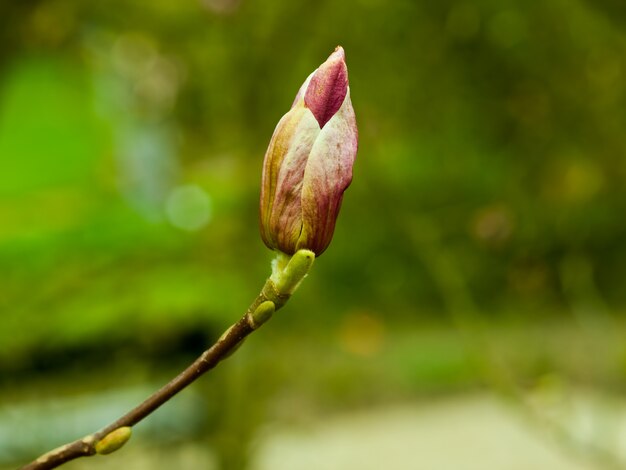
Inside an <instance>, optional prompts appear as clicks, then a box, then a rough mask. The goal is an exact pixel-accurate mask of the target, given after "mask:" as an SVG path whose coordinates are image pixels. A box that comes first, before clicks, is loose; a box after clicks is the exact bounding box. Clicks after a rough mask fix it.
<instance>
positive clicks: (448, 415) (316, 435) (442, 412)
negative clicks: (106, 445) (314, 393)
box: [3, 393, 626, 470]
mask: <svg viewBox="0 0 626 470" xmlns="http://www.w3.org/2000/svg"><path fill="white" fill-rule="evenodd" d="M584 401H585V402H587V401H588V400H587V399H585V400H584ZM590 404H591V403H590V402H588V403H586V404H585V406H586V407H589V405H590ZM621 416H622V418H625V419H622V421H623V422H624V423H626V413H625V412H624V409H622V412H621ZM568 419H575V417H574V416H569V417H568ZM580 426H582V427H584V426H585V424H584V420H583V421H580V420H579V427H580ZM622 428H623V429H620V431H621V433H622V434H625V433H626V426H622ZM581 431H583V432H584V430H582V429H581ZM253 441H254V446H253V447H254V449H255V453H254V456H253V458H252V461H251V463H250V468H252V469H253V470H351V469H359V470H381V469H393V470H529V469H532V470H601V469H604V468H605V467H601V466H595V465H592V464H591V463H589V462H588V461H586V460H585V459H582V458H580V456H574V455H572V453H571V452H567V449H566V448H565V447H563V446H562V445H560V444H559V443H558V441H557V439H555V438H554V436H550V435H549V434H547V432H546V430H545V429H543V430H541V429H539V428H538V427H537V423H534V422H531V421H530V420H528V417H527V416H526V415H525V414H524V413H523V412H520V410H519V409H518V408H516V407H514V406H511V405H508V404H506V403H504V402H502V401H500V400H498V399H496V398H494V397H493V395H489V394H480V393H476V394H468V395H460V396H453V397H448V398H442V399H439V400H434V401H425V402H418V403H413V404H411V403H408V404H404V405H396V406H392V407H375V408H373V409H371V410H361V411H357V412H352V413H349V412H348V413H342V414H339V415H331V416H328V417H326V418H323V419H322V418H320V417H317V418H314V419H311V420H310V421H308V422H307V423H300V424H297V425H294V424H291V425H285V424H276V425H274V426H266V427H264V428H262V429H261V431H260V432H259V433H258V435H257V437H256V438H255V439H253ZM120 466H123V468H132V469H134V470H143V469H146V470H147V469H167V468H179V469H205V470H215V469H217V468H219V467H218V465H217V461H216V457H215V454H214V449H212V448H211V447H210V446H207V445H206V444H205V443H204V442H193V441H189V442H187V443H183V444H180V445H177V446H163V447H161V446H155V445H151V446H146V441H145V440H138V441H137V442H134V445H132V446H128V447H127V448H125V449H124V450H123V451H122V452H120V453H119V454H118V455H116V456H115V457H113V458H93V459H84V460H78V461H74V462H71V463H70V464H68V465H67V466H66V468H67V469H68V470H87V469H93V470H108V469H116V468H121V467H120ZM3 470H4V469H3ZM6 470H8V468H7V469H6Z"/></svg>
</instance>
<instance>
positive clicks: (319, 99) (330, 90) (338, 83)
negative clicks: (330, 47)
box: [304, 46, 348, 128]
mask: <svg viewBox="0 0 626 470" xmlns="http://www.w3.org/2000/svg"><path fill="white" fill-rule="evenodd" d="M347 91H348V69H347V67H346V62H345V54H344V52H343V49H342V48H341V46H339V47H337V49H335V52H333V53H332V54H331V55H330V57H329V58H328V59H327V60H326V62H324V63H323V64H322V65H320V66H319V68H318V69H317V70H316V71H315V73H314V74H313V76H312V77H311V81H310V82H309V84H308V87H307V89H306V93H305V95H304V103H305V105H306V106H307V107H308V108H309V109H310V110H311V112H312V113H313V115H314V116H315V118H316V119H317V122H318V123H319V125H320V128H323V127H324V126H325V125H326V123H327V122H328V121H330V119H331V118H332V117H333V116H334V115H335V113H337V111H339V108H340V107H341V105H342V103H343V102H344V100H345V98H346V93H347Z"/></svg>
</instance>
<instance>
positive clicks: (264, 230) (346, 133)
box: [260, 46, 357, 256]
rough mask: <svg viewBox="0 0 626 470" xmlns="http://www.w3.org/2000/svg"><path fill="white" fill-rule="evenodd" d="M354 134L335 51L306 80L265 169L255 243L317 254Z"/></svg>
mask: <svg viewBox="0 0 626 470" xmlns="http://www.w3.org/2000/svg"><path fill="white" fill-rule="evenodd" d="M356 151H357V128H356V120H355V117H354V110H353V109H352V102H351V101H350V87H349V85H348V69H347V67H346V62H345V54H344V51H343V49H342V48H341V47H340V46H339V47H337V48H336V49H335V51H334V52H333V53H332V54H331V55H330V57H329V58H328V59H327V60H326V62H324V63H323V64H322V65H320V67H319V68H318V69H317V70H315V71H314V72H313V73H312V74H311V75H309V77H308V78H307V79H306V81H305V82H304V84H303V85H302V87H301V88H300V91H299V92H298V94H297V96H296V99H295V101H294V103H293V105H292V106H291V109H290V110H289V112H288V113H287V114H285V115H284V116H283V117H282V119H281V120H280V121H279V122H278V125H277V126H276V129H275V130H274V135H272V139H271V141H270V144H269V147H268V149H267V152H266V154H265V160H264V162H263V179H262V183H261V213H260V215H261V217H260V222H261V224H260V225H261V236H262V238H263V241H264V242H265V244H266V245H267V246H268V247H269V248H271V249H274V250H278V251H281V252H283V253H286V254H288V255H293V254H294V253H295V252H296V251H298V250H300V249H308V250H311V251H313V253H315V255H316V256H319V255H320V254H322V252H323V251H324V250H325V249H326V247H327V246H328V244H329V243H330V240H331V239H332V236H333V232H334V230H335V221H336V220H337V215H338V214H339V208H340V206H341V200H342V198H343V192H344V191H345V190H346V188H347V187H348V186H349V185H350V182H351V181H352V165H353V164H354V159H355V157H356Z"/></svg>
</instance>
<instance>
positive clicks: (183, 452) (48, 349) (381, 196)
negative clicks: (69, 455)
mask: <svg viewBox="0 0 626 470" xmlns="http://www.w3.org/2000/svg"><path fill="white" fill-rule="evenodd" d="M337 44H341V45H342V46H343V47H344V48H345V50H346V55H347V63H348V68H349V73H350V84H351V93H352V101H353V104H354V108H355V111H356V115H357V122H358V125H359V131H360V148H359V154H358V157H357V162H356V164H355V169H354V181H353V184H352V186H351V187H350V189H349V190H348V192H347V193H346V195H345V198H344V203H343V208H342V213H341V215H340V218H339V221H338V224H337V229H336V232H335V237H334V240H333V243H332V244H331V246H330V248H329V249H328V251H327V252H326V253H325V254H324V255H323V256H322V257H321V258H320V259H319V260H318V262H317V263H316V265H315V267H314V270H313V272H312V274H311V275H310V276H309V278H308V279H307V281H306V282H305V283H304V284H303V286H302V287H301V289H300V290H299V291H298V293H297V295H296V296H295V297H294V298H293V299H292V300H291V302H290V303H289V305H288V306H287V307H286V308H285V309H284V310H282V311H281V312H280V314H279V315H277V317H276V318H274V319H273V320H272V322H271V323H269V324H268V325H267V326H266V327H265V328H263V329H262V330H261V331H259V332H258V333H256V334H254V335H253V336H252V337H251V338H250V339H249V340H248V341H247V343H246V345H245V347H243V348H242V349H241V350H240V351H239V352H238V353H237V354H236V355H235V356H233V358H231V359H229V360H228V361H227V362H226V363H224V364H223V365H221V366H220V367H219V368H218V369H216V370H215V371H213V372H211V373H210V374H209V375H208V376H207V377H205V378H203V379H202V380H200V381H199V382H198V383H196V384H194V385H193V386H192V387H191V388H190V389H189V390H187V391H185V392H184V393H183V394H182V395H181V396H180V397H177V398H176V399H175V400H173V401H172V402H171V403H169V404H168V405H166V406H165V407H164V408H163V409H162V410H160V411H158V412H157V413H156V414H155V415H154V416H152V417H151V418H149V419H148V420H146V422H144V423H142V424H141V425H139V426H138V427H137V430H136V437H134V438H133V441H131V444H130V445H129V449H124V451H123V452H124V453H126V454H124V453H122V452H120V454H117V455H114V456H111V457H110V458H107V459H103V461H104V460H107V461H109V460H110V462H108V464H109V465H111V467H110V468H120V467H124V465H127V467H125V468H160V467H158V466H157V463H158V462H160V464H161V465H162V468H172V465H174V464H173V463H172V462H175V465H176V466H177V468H216V469H217V468H219V469H226V470H236V469H244V468H262V467H261V466H259V465H260V464H258V462H257V463H255V462H256V461H257V456H258V455H259V452H261V451H260V450H259V449H261V448H262V447H263V446H262V438H263V436H266V435H271V429H272V426H278V427H281V426H282V428H281V429H283V428H285V427H287V428H288V427H289V426H294V427H295V428H298V426H301V427H302V426H304V427H306V426H307V425H308V423H317V422H319V421H320V420H321V421H322V422H325V420H327V419H330V417H332V416H336V415H341V416H343V415H346V416H348V417H349V416H351V413H358V412H361V411H363V410H371V409H376V410H385V409H387V407H390V406H399V405H402V404H407V403H408V404H414V403H421V404H425V405H426V406H430V405H431V404H433V403H437V402H438V401H439V400H441V399H442V397H451V396H454V397H457V398H456V399H459V400H463V397H465V396H474V394H477V393H478V394H481V396H482V394H485V393H486V394H492V395H497V396H500V397H504V398H505V399H506V400H508V403H509V404H510V406H512V407H514V408H515V409H516V410H517V411H518V412H519V415H520V416H522V417H529V418H530V421H532V422H533V424H532V426H534V427H533V428H532V429H535V430H536V433H537V434H538V435H541V436H544V437H545V438H546V439H549V440H550V439H551V440H553V441H558V443H559V445H560V446H561V449H562V450H564V453H565V454H566V455H572V456H575V458H576V459H582V460H581V461H584V462H587V464H588V465H600V467H598V468H611V466H613V467H614V468H621V465H624V464H623V462H624V459H625V457H626V444H625V442H626V431H625V430H624V429H622V428H621V427H620V423H623V422H624V420H623V419H622V418H623V416H626V415H622V414H620V413H618V412H617V411H615V410H621V409H622V408H623V407H624V403H625V401H624V399H623V398H624V395H623V393H624V391H625V390H626V342H624V340H623V338H624V333H625V332H626V323H625V321H624V315H623V313H624V308H625V307H626V288H625V286H624V279H626V244H625V243H624V241H625V239H626V238H625V237H626V219H625V214H626V158H625V157H626V139H625V137H624V135H625V134H624V132H625V131H624V130H625V129H626V86H625V84H626V4H624V3H623V2H621V1H619V0H594V1H591V0H587V1H584V0H548V1H546V2H524V1H521V0H497V1H496V0H475V1H471V2H470V1H452V0H445V1H440V2H427V1H417V0H416V1H409V0H406V1H402V0H397V1H383V0H348V1H344V2H330V1H319V0H318V1H315V2H313V1H303V2H293V1H289V0H280V1H272V2H263V1H260V0H193V1H187V2H171V1H166V0H156V1H152V2H139V1H128V0H125V1H121V0H109V1H107V2H82V1H78V0H26V1H21V2H11V1H5V2H2V3H1V4H0V273H1V274H0V280H1V284H0V467H2V468H5V467H6V468H12V467H13V466H15V465H17V464H19V463H24V462H26V461H28V460H29V459H31V458H33V457H35V456H36V455H38V454H40V453H42V452H44V451H46V450H49V448H51V447H54V446H56V445H59V444H61V443H63V442H64V441H66V440H69V439H74V438H76V437H78V436H80V435H82V434H85V433H87V432H91V431H93V430H95V429H97V428H99V427H101V426H102V425H104V424H106V423H108V422H109V421H111V420H112V419H113V418H115V417H117V416H118V415H119V414H121V413H122V412H123V411H125V410H126V409H127V408H129V407H130V406H131V405H133V404H134V403H136V402H137V401H139V400H140V399H141V398H142V397H143V396H145V395H146V394H147V393H149V392H150V391H151V390H153V389H155V388H156V387H157V386H159V385H160V384H162V383H164V382H165V381H166V380H168V379H169V378H170V377H171V376H173V375H174V374H175V373H176V372H177V371H178V370H180V369H181V368H182V367H183V366H184V365H185V364H186V363H188V362H189V361H190V360H191V359H192V358H193V357H195V356H196V355H197V354H199V353H200V352H201V351H202V350H203V349H204V348H205V347H206V346H207V345H208V344H210V343H211V342H212V341H213V340H215V339H216V338H217V337H218V336H219V335H220V334H221V332H222V331H223V329H224V328H225V327H227V326H228V325H229V324H230V323H232V322H234V321H235V320H236V319H238V318H239V316H240V315H241V314H242V313H243V312H244V310H245V308H246V307H247V305H248V304H249V302H250V301H251V300H252V299H253V298H254V296H255V295H256V294H257V292H258V289H260V287H261V286H262V284H263V282H264V279H265V277H266V276H267V275H268V274H269V262H270V260H271V258H272V254H271V253H270V252H269V251H268V250H267V249H266V248H265V247H264V245H263V243H262V242H261V240H260V236H259V234H258V227H257V217H258V214H257V211H258V194H259V183H260V172H261V165H262V159H263V154H264V152H265V148H266V146H267V143H268V141H269V138H270V136H271V134H272V131H273V129H274V126H275V124H276V123H277V122H278V119H279V118H280V117H281V116H282V114H284V113H285V112H286V111H287V109H288V108H289V106H290V104H291V102H292V100H293V97H294V95H295V93H296V91H297V90H298V87H299V86H300V84H301V83H302V81H303V80H304V78H306V76H307V75H308V74H309V73H310V72H311V71H312V70H313V69H314V68H315V67H317V66H318V65H319V64H320V63H321V62H322V61H323V60H324V59H325V58H326V57H327V56H328V55H329V54H330V52H332V50H333V49H334V47H335V46H336V45H337ZM581 396H582V397H583V398H580V397H581ZM589 397H592V398H589ZM581 400H582V401H581ZM579 402H580V403H582V405H581V406H584V407H585V410H586V411H585V413H587V414H585V416H587V418H588V419H587V418H585V419H587V421H589V420H590V421H589V422H591V423H592V424H591V425H588V422H587V421H584V420H583V421H584V423H583V425H580V423H579V422H578V421H577V420H576V419H570V418H571V416H572V413H574V412H575V411H576V410H577V409H578V408H576V407H577V406H578V405H577V404H578V403H579ZM572 403H575V404H576V405H572ZM574 414H575V413H574ZM598 414H601V415H602V419H597V415H598ZM522 419H526V418H522ZM435 420H436V418H435ZM607 420H608V421H607ZM581 426H582V428H583V431H584V432H582V431H580V429H581ZM585 426H586V427H585ZM268 429H269V430H268ZM390 432H391V430H390ZM555 436H556V439H554V437H555ZM405 437H406V436H405ZM338 445H339V444H338ZM347 445H348V444H346V446H347ZM456 445H457V443H456V441H454V439H453V437H450V441H449V449H448V450H447V449H441V452H443V453H445V452H448V451H453V450H454V449H455V447H456ZM131 448H132V450H131ZM133 452H134V453H133ZM372 452H374V451H373V450H372ZM510 452H511V455H515V454H516V450H515V449H514V448H512V449H511V451H510ZM520 452H522V451H521V450H520ZM359 454H363V455H367V449H362V448H361V449H360V450H359ZM125 455H126V456H125ZM155 455H157V456H160V457H158V458H157V459H155V458H154V456H155ZM144 458H145V459H149V458H152V460H149V463H146V462H148V461H146V462H144V461H143V460H142V459H144ZM129 459H135V460H132V462H133V464H132V465H131V464H130V463H128V462H130V461H131V460H129ZM168 459H169V460H168ZM577 461H578V460H577ZM620 462H621V463H620ZM405 464H406V465H400V464H398V465H396V466H394V468H407V469H408V468H443V467H433V466H428V465H427V464H425V465H426V466H424V467H422V466H419V465H414V464H412V463H410V462H406V461H405ZM72 465H73V466H72ZM98 465H99V467H98ZM102 465H105V463H104V462H100V461H99V460H98V461H94V462H92V461H86V462H76V463H75V464H71V465H68V466H67V468H75V469H79V468H105V467H104V466H102ZM142 465H143V467H142ZM255 465H257V466H255ZM477 465H478V466H477V467H474V466H465V467H464V466H462V465H461V466H457V467H455V468H457V469H461V470H463V469H465V468H467V469H474V468H481V469H486V468H488V467H487V465H480V459H478V461H477ZM3 466H5V467H3ZM106 468H109V467H106ZM275 468H278V467H275ZM292 468H304V467H302V466H298V465H296V466H294V467H292ZM316 468H320V469H325V468H335V467H331V466H328V465H326V466H325V463H324V460H321V461H320V462H318V466H317V467H316ZM344 468H348V467H344ZM354 468H357V467H356V465H355V466H354ZM359 468H363V467H359ZM381 468H382V467H381ZM387 468H388V467H387ZM501 468H502V467H501ZM511 468H512V467H511ZM526 468H531V467H526ZM532 468H540V467H537V466H535V467H532ZM545 468H548V467H545ZM550 468H551V469H552V467H550ZM570 468H573V467H570ZM585 468H592V467H585ZM593 468H596V467H593Z"/></svg>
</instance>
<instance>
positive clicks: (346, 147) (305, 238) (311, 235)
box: [298, 90, 358, 256]
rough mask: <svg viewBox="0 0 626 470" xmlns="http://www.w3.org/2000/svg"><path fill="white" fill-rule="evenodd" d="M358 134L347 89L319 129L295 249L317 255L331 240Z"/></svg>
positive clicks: (307, 179)
mask: <svg viewBox="0 0 626 470" xmlns="http://www.w3.org/2000/svg"><path fill="white" fill-rule="evenodd" d="M357 146H358V132H357V127H356V119H355V116H354V109H353V108H352V103H351V101H350V93H349V90H348V92H347V94H346V97H345V100H344V102H343V104H342V106H341V107H340V109H339V111H338V112H337V113H336V114H335V115H334V116H333V117H332V118H331V119H330V120H329V121H328V123H327V124H326V126H324V128H323V129H322V130H321V132H320V134H319V136H318V138H317V140H316V141H315V144H314V145H313V148H312V149H311V154H310V155H309V159H308V162H307V166H306V169H305V172H304V181H303V186H302V221H303V227H302V234H301V236H300V240H299V242H298V248H309V249H311V250H313V251H314V252H315V253H316V254H317V255H318V256H319V255H320V254H321V253H322V252H323V251H324V250H325V249H326V247H327V246H328V244H329V243H330V240H331V239H332V236H333V232H334V229H335V221H336V219H337V216H338V214H339V208H340V207H341V201H342V198H343V193H344V191H345V190H346V188H347V187H348V186H349V185H350V182H351V181H352V167H353V165H354V160H355V158H356V152H357Z"/></svg>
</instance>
